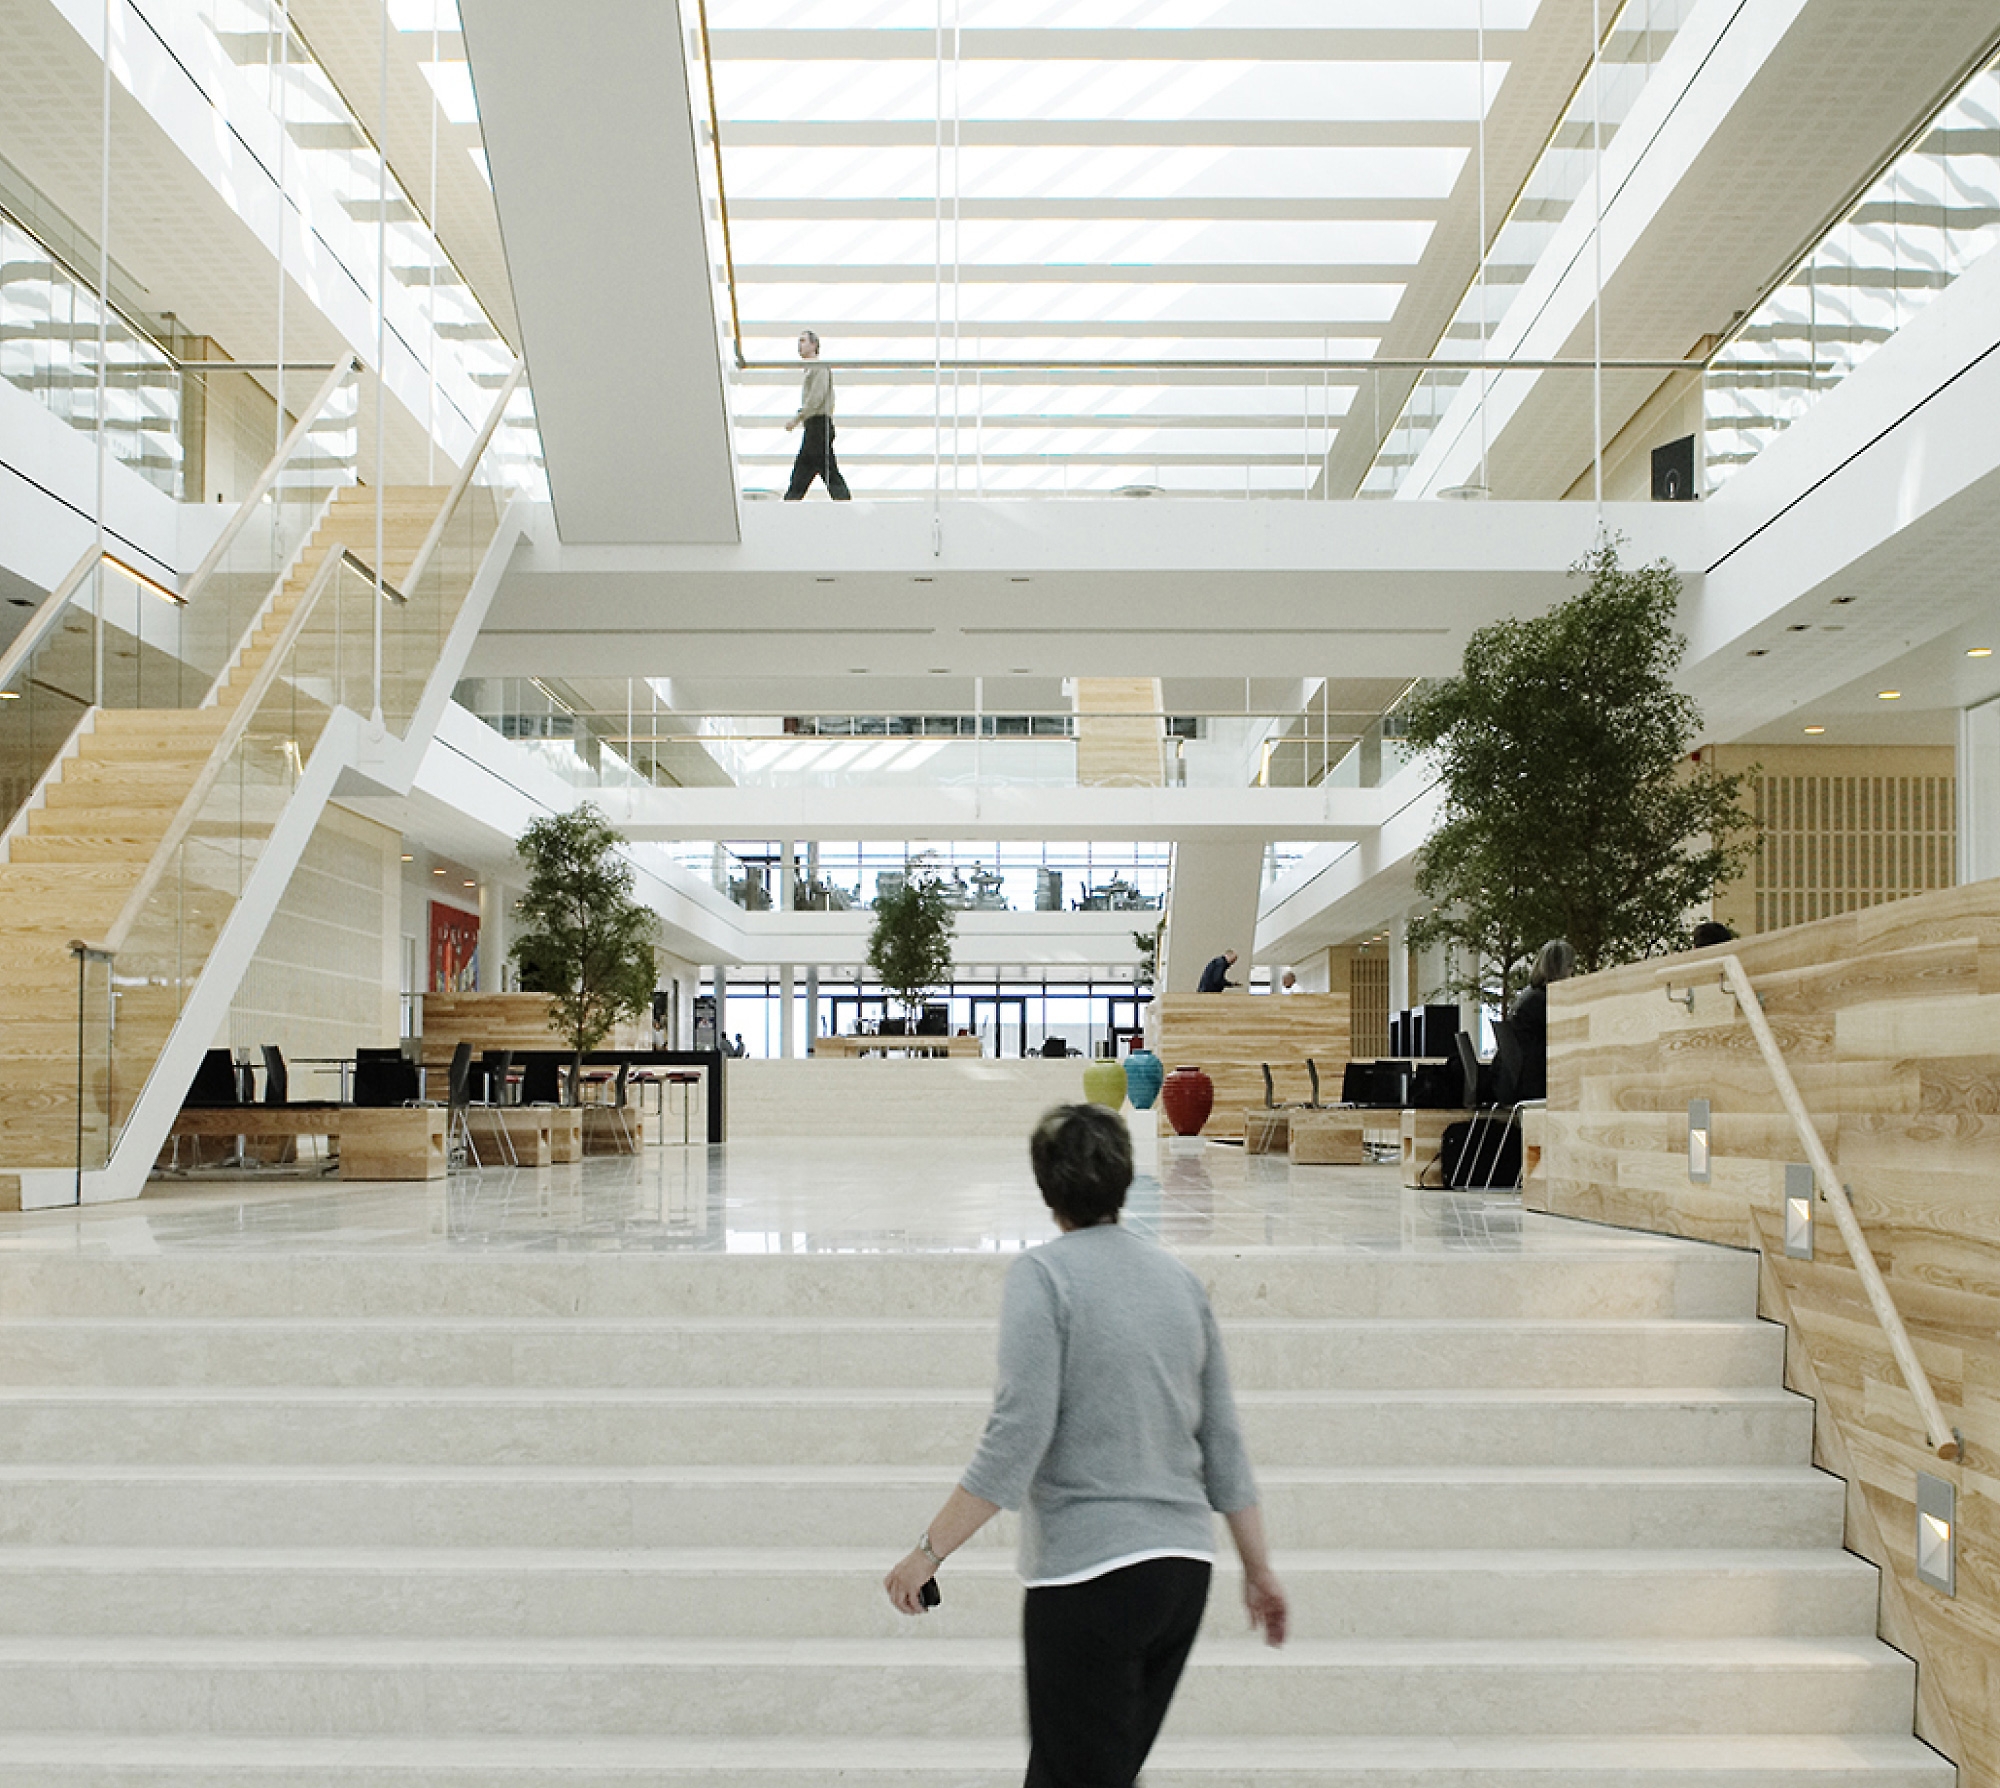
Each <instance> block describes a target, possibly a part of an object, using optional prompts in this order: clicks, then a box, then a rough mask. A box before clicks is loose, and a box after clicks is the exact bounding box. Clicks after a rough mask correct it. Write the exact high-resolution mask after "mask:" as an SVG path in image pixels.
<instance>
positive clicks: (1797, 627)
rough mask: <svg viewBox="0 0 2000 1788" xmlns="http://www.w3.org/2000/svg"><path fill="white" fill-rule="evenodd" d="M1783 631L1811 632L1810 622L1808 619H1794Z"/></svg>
mask: <svg viewBox="0 0 2000 1788" xmlns="http://www.w3.org/2000/svg"><path fill="white" fill-rule="evenodd" d="M1785 631H1786V632H1787V633H1810V632H1812V623H1811V622H1810V621H1794V622H1793V623H1792V624H1791V625H1790V626H1789V627H1787V628H1786V629H1785Z"/></svg>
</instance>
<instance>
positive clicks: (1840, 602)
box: [1833, 596, 1854, 608]
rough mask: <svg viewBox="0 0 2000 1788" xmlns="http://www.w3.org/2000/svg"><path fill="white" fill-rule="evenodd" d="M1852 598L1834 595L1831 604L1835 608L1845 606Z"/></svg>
mask: <svg viewBox="0 0 2000 1788" xmlns="http://www.w3.org/2000/svg"><path fill="white" fill-rule="evenodd" d="M1853 600H1854V598H1853V597H1852V596H1836V597H1834V599H1833V605H1834V607H1835V608H1845V607H1846V606H1847V605H1848V604H1849V603H1850V602H1852V601H1853Z"/></svg>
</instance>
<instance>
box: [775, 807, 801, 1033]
mask: <svg viewBox="0 0 2000 1788" xmlns="http://www.w3.org/2000/svg"><path fill="white" fill-rule="evenodd" d="M798 875H799V847H798V845H797V844H796V843H795V842H794V841H793V840H791V839H789V838H787V839H786V840H785V842H784V843H783V844H781V845H780V846H779V847H778V898H777V900H776V901H775V902H774V903H773V904H774V905H775V906H776V907H777V909H778V911H779V912H781V913H788V912H790V911H791V910H792V894H793V890H794V889H795V888H796V887H797V885H798ZM787 1053H789V1052H787Z"/></svg>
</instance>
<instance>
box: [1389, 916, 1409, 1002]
mask: <svg viewBox="0 0 2000 1788" xmlns="http://www.w3.org/2000/svg"><path fill="white" fill-rule="evenodd" d="M1409 1004H1410V916H1409V914H1407V913H1398V914H1397V915H1396V916H1395V917H1394V918H1393V919H1391V920H1390V921H1389V1011H1390V1013H1391V1014H1392V1015H1393V1014H1395V1013H1397V1012H1403V1011H1407V1010H1408V1009H1409Z"/></svg>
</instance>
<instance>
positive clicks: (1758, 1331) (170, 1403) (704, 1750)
mask: <svg viewBox="0 0 2000 1788" xmlns="http://www.w3.org/2000/svg"><path fill="white" fill-rule="evenodd" d="M1185 1258H1187V1259H1188V1260H1189V1261H1190V1264H1192V1265H1193V1266H1194V1267H1195V1269H1196V1270H1197V1271H1198V1272H1199V1273H1200V1274H1201V1276H1202V1277H1203V1279H1204V1281H1205V1282H1206V1283H1207V1284H1208V1285H1209V1287H1210V1292H1211V1296H1212V1298H1213V1301H1214V1303H1215V1306H1216V1309H1217V1313H1218V1315H1219V1317H1220V1318H1221V1321H1222V1324H1223V1328H1224V1334H1225V1338H1226V1340H1227V1343H1228V1346H1229V1349H1230V1356H1231V1363H1232V1372H1233V1376H1234V1378H1235V1381H1236V1384H1237V1388H1238V1395H1239V1401H1240V1403H1241V1406H1242V1410H1243V1417H1244V1422H1245V1426H1246V1428H1247V1430H1248V1432H1249V1436H1250V1444H1251V1448H1252V1452H1253V1456H1254V1457H1255V1459H1256V1461H1257V1467H1258V1475H1259V1482H1260V1487H1261V1491H1262V1498H1263V1506H1264V1510H1265V1515H1266V1520H1267V1524H1268V1527H1269V1530H1270V1533H1271V1536H1272V1540H1273V1545H1274V1549H1275V1551H1276V1553H1277V1557H1278V1562H1279V1567H1280V1570H1281V1573H1282V1574H1283V1575H1284V1577H1285V1580H1286V1583H1287V1587H1288V1590H1289V1592H1290V1595H1291V1598H1292V1603H1293V1621H1294V1638H1293V1641H1292V1643H1290V1644H1289V1645H1287V1646H1286V1647H1285V1648H1284V1649H1283V1650H1282V1651H1278V1652H1272V1651H1269V1650H1266V1649H1265V1648H1264V1647H1262V1646H1261V1645H1259V1644H1257V1643H1256V1642H1255V1640H1254V1639H1253V1637H1252V1636H1251V1635H1249V1634H1248V1633H1247V1632H1246V1631H1245V1625H1244V1620H1243V1615H1242V1611H1241V1602H1240V1583H1239V1579H1238V1577H1237V1574H1236V1572H1235V1570H1234V1567H1233V1564H1231V1563H1230V1562H1229V1561H1227V1560H1225V1561H1224V1562H1223V1563H1222V1564H1221V1565H1220V1566H1219V1567H1218V1571H1217V1577H1216V1583H1215V1588H1214V1593H1213V1595H1212V1597H1211V1601H1210V1607H1209V1613H1208V1617H1207V1621H1206V1623H1205V1625H1206V1630H1205V1634H1204V1637H1203V1640H1202V1643H1201V1644H1200V1645H1199V1646H1198V1647H1197V1649H1196V1652H1195V1655H1194V1659H1193V1661H1192V1662H1191V1664H1190V1667H1189V1670H1188V1674H1187V1676H1186V1678H1185V1679H1184V1682H1183V1686H1182V1689H1181V1692H1180V1695H1179V1697H1178V1699H1177V1701H1176V1704H1175V1708H1174V1712H1173V1714H1172V1716H1171V1718H1170V1720H1169V1724H1168V1727H1167V1731H1166V1734H1165V1736H1164V1738H1163V1740H1162V1743H1161V1746H1160V1748H1159V1749H1158V1751H1157V1752H1156V1753H1155V1756H1154V1759H1153V1761H1152V1763H1151V1764H1150V1765H1149V1767H1148V1770H1147V1774H1146V1778H1145V1779H1146V1783H1147V1788H1364V1784H1365V1785H1366V1788H1417V1784H1418V1783H1419V1782H1421V1783H1423V1784H1425V1788H1436V1785H1438V1784H1444V1785H1445V1788H1637V1785H1639V1784H1645V1785H1647V1788H1801V1785H1804V1784H1815V1785H1817V1784H1826V1785H1829V1788H1832V1785H1838V1788H1948V1785H1949V1783H1950V1780H1951V1772H1950V1770H1949V1767H1948V1766H1947V1765H1945V1764H1944V1763H1943V1762H1942V1761H1941V1760H1940V1759H1938V1758H1937V1757H1936V1756H1935V1755H1934V1754H1933V1753H1931V1752H1929V1751H1928V1750H1927V1749H1926V1748H1925V1747H1923V1746H1922V1745H1920V1744H1918V1743H1917V1742H1916V1741H1915V1740H1914V1738H1912V1737H1911V1736H1910V1722H1911V1713H1912V1705H1913V1686H1914V1677H1913V1669H1912V1666H1911V1665H1910V1663H1909V1661H1908V1660H1907V1659H1905V1658H1903V1657H1901V1656H1900V1655H1898V1654H1897V1653H1895V1652H1894V1651H1892V1650H1890V1649H1889V1648H1888V1647H1886V1646H1884V1645H1882V1644H1881V1643H1880V1642H1879V1641H1877V1640H1876V1639H1875V1638H1874V1636H1873V1633H1874V1624H1875V1599H1876V1594H1877V1587H1878V1586H1877V1581H1876V1575H1875V1573H1874V1571H1873V1570H1872V1569H1871V1568H1870V1567H1868V1566H1867V1565H1865V1564H1863V1563H1862V1562H1861V1561H1860V1560H1858V1559H1855V1558H1853V1557H1851V1556H1849V1555H1848V1554H1846V1553H1844V1552H1842V1551H1841V1550H1840V1538H1841V1533H1842V1525H1843V1515H1844V1489H1843V1486H1842V1485H1841V1484H1840V1483H1839V1482H1838V1481H1837V1480H1835V1479H1833V1478H1831V1477H1829V1476H1827V1475H1825V1474H1824V1473H1821V1472H1818V1471H1815V1470H1813V1469H1812V1468H1811V1466H1810V1464H1809V1463H1808V1461H1809V1459H1810V1448H1811V1408H1810V1405H1809V1404H1808V1403H1806V1402H1805V1401H1804V1400H1802V1399H1799V1398H1797V1397H1794V1396H1791V1395H1790V1394H1788V1393H1786V1392H1785V1391H1784V1390H1783V1388H1782V1381H1781V1374H1782V1365H1783V1360H1782V1335H1781V1333H1780V1331H1778V1330H1777V1329H1775V1328H1774V1327H1771V1326H1769V1325H1764V1324H1760V1323H1758V1322H1757V1321H1755V1320H1754V1315H1753V1312H1754V1308H1755V1296H1756V1275H1755V1262H1754V1260H1753V1259H1752V1258H1750V1257H1748V1256H1746V1255H1740V1254H1731V1253H1728V1252H1724V1251H1721V1250H1711V1249H1700V1248H1694V1247H1688V1246H1682V1245H1677V1244H1661V1245H1660V1246H1658V1247H1657V1248H1653V1247H1649V1246H1648V1245H1647V1244H1644V1243H1637V1242H1632V1241H1629V1240H1623V1239H1621V1240H1620V1241H1619V1242H1618V1243H1617V1244H1616V1245H1615V1246H1607V1248H1606V1250H1605V1252H1604V1254H1603V1255H1601V1256H1600V1255H1596V1254H1593V1253H1592V1252H1590V1251H1589V1249H1588V1248H1584V1249H1580V1250H1569V1251H1557V1250H1551V1251H1550V1252H1549V1253H1547V1254H1540V1255H1538V1254H1537V1253H1536V1252H1535V1251H1534V1249H1533V1247H1532V1246H1526V1247H1524V1248H1522V1249H1521V1250H1520V1251H1518V1252H1503V1251H1501V1250H1499V1249H1495V1250H1490V1251H1489V1250H1480V1251H1474V1250H1471V1249H1467V1250H1463V1251H1460V1250H1450V1249H1439V1250H1437V1251H1436V1252H1434V1253H1428V1254H1426V1253H1409V1254H1400V1255H1396V1256H1394V1257H1392V1258H1388V1259H1383V1258H1371V1257H1369V1256H1367V1255H1365V1254H1362V1253H1360V1252H1359V1251H1357V1252H1355V1253H1351V1254H1343V1253H1337V1252H1314V1251H1310V1250H1278V1249H1271V1250H1257V1251H1238V1250H1231V1249H1226V1248H1216V1249H1201V1250H1193V1251H1190V1252H1188V1253H1187V1254H1186V1255H1185ZM1007 1264H1008V1262H1007V1260H1006V1258H1005V1257H1000V1256H992V1255H988V1256H984V1257H980V1256H965V1255H946V1254H939V1255H929V1256H917V1255H904V1256H888V1255H874V1256H831V1257H828V1256H810V1255H794V1256H777V1257H761V1258H751V1259H744V1258H740V1257H739V1258H727V1257H693V1258H690V1257H674V1258H668V1259H661V1258H658V1257H646V1256H640V1255H626V1254H615V1253H607V1254H596V1255H593V1254H590V1253H588V1252H585V1251H581V1250H579V1251H578V1252H576V1253H563V1254H555V1253H551V1254H536V1255H533V1256H523V1255H520V1254H515V1253H501V1252H484V1253H466V1254H458V1253H454V1254H451V1255H446V1254H443V1253H441V1252H430V1251H420V1250H413V1251H397V1252H383V1253H379V1254H370V1253H367V1252H365V1251H361V1250H356V1251H353V1252H349V1253H345V1254H342V1253H333V1252H325V1253H318V1254H303V1253H301V1254H290V1253H285V1252H283V1251H279V1250H258V1251H256V1252H254V1253H253V1254H251V1255H248V1256H245V1257H231V1256H230V1255H229V1254H228V1253H225V1252H222V1251H217V1252H214V1253H197V1252H194V1251H185V1252H176V1251H173V1250H171V1249H169V1250H168V1251H166V1252H164V1253H160V1254H156V1255H153V1256H151V1257H120V1258H99V1259H94V1258H90V1257H88V1256H83V1255H77V1254H57V1253H54V1252H51V1253H47V1254H40V1253H35V1252H31V1251H23V1252H20V1253H17V1254H15V1255H12V1256H11V1257H0V1788H25V1785H26V1784H29V1783H32V1784H34V1785H35V1788H111V1785H112V1784H117V1785H118V1788H141V1785H146V1788H165V1785H167V1784H175V1785H179V1788H192V1785H194V1784H200V1785H201V1788H279V1785H280V1784H282V1785H283V1788H416V1785H417V1784H422V1785H423V1788H471V1785H472V1784H474V1783H477V1784H479V1785H480V1788H569V1785H570V1784H576V1785H577V1788H582V1785H583V1784H591V1785H593V1788H602V1785H608V1784H634V1785H636V1784H640V1783H645V1784H651V1785H653V1788H835V1784H840V1785H841V1788H853V1785H855V1784H858V1783H867V1784H869V1785H870V1788H877V1785H882V1784H887V1785H888V1788H1002V1784H1005V1785H1006V1788H1014V1784H1016V1783H1018V1782H1019V1780H1020V1777H1021V1771H1022V1767H1023V1760H1024V1745H1023V1742H1022V1734H1021V1728H1022V1715H1021V1706H1022V1689H1021V1683H1020V1664H1019V1643H1018V1638H1017V1631H1018V1624H1019V1614H1020V1605H1021V1594H1022V1592H1021V1590H1020V1587H1019V1585H1018V1583H1017V1582H1016V1580H1015V1577H1014V1573H1013V1568H1012V1567H1013V1557H1012V1548H1013V1546H1014V1544H1015V1542H1016V1540H1017V1538H1018V1528H1019V1524H1018V1519H1017V1518H1016V1517H1014V1516H1011V1515H1007V1516H1002V1517H1001V1518H1000V1519H999V1520H997V1521H995V1522H993V1523H992V1524H990V1525H989V1526H988V1527H987V1528H986V1529H985V1530H984V1531H982V1532H981V1533H980V1534H979V1535H978V1536H977V1537H976V1538H975V1539H974V1541H973V1542H972V1543H971V1544H970V1545H968V1546H967V1547H966V1548H965V1549H964V1550H963V1551H962V1552H960V1553H959V1554H957V1555H956V1556H954V1557H953V1558H952V1560H951V1561H950V1562H949V1563H948V1565H947V1566H946V1567H945V1569H944V1571H943V1573H942V1576H941V1582H942V1586H943V1590H944V1597H945V1601H944V1606H943V1607H942V1608H941V1609H940V1610H939V1611H938V1612H936V1613H935V1614H932V1615H929V1616H927V1617H925V1618H924V1619H923V1620H921V1621H906V1620H902V1619H900V1618H899V1617H897V1616H896V1615H895V1614H894V1613H893V1612H892V1611H890V1610H889V1609H888V1608H887V1606H886V1604H885V1603H884V1601H883V1599H882V1596H881V1593H880V1588H879V1582H880V1578H881V1575H882V1573H883V1571H884V1570H885V1569H886V1568H887V1566H888V1564H889V1563H890V1562H891V1560H892V1558H893V1557H894V1556H895V1555H896V1554H897V1553H898V1552H899V1551H900V1550H901V1549H902V1547H903V1546H904V1545H905V1544H907V1541H908V1538H909V1536H910V1535H911V1534H913V1533H914V1532H916V1531H917V1529H918V1528H919V1527H920V1526H921V1524H922V1522H923V1521H924V1520H925V1519H926V1518H927V1517H928V1516H929V1515H930V1514H931V1513H932V1511H933V1510H934V1509H935V1508H936V1506H937V1504H938V1502H939V1501H940V1500H941V1498H942V1497H943V1495H944V1493H945V1491H946V1490H947V1489H948V1488H949V1486H950V1485H951V1484H952V1483H953V1481H954V1480H955V1478H956V1477H957V1474H958V1472H959V1470H960V1469H961V1468H962V1466H963V1462H964V1459H965V1457H966V1455H967V1453H968V1452H969V1450H970V1448H971V1446H972V1444H973V1442H974V1440H975V1438H976V1436H977V1433H978V1431H979V1426H980V1423H981V1421H982V1419H983V1417H984V1415H985V1412H986V1408H987V1403H988V1397H989V1394H990V1392H989V1384H990V1378H991V1373H992V1363H993V1344H994V1335H993V1318H994V1315H995V1314H996V1313H997V1308H998V1299H999V1291H1000V1285H1001V1281H1002V1279H1003V1277H1004V1273H1005V1269H1006V1267H1007Z"/></svg>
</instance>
